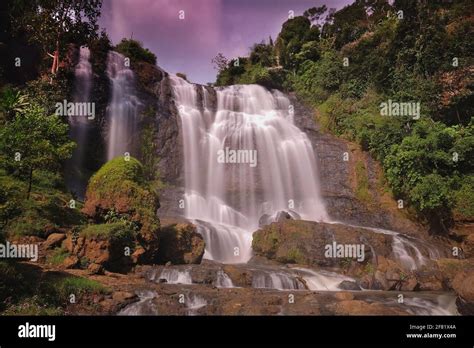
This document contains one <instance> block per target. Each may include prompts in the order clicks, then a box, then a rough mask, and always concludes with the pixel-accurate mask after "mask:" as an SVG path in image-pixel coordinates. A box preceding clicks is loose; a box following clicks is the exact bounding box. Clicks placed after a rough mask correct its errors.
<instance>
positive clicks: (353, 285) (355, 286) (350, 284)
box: [338, 280, 361, 291]
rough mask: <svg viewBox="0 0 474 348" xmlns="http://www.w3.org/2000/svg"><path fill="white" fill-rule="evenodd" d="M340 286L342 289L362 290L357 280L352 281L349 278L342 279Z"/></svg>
mask: <svg viewBox="0 0 474 348" xmlns="http://www.w3.org/2000/svg"><path fill="white" fill-rule="evenodd" d="M338 288H339V289H341V290H353V291H354V290H361V288H360V286H359V285H358V284H357V283H356V282H351V281H349V280H344V281H342V282H341V284H339V285H338Z"/></svg>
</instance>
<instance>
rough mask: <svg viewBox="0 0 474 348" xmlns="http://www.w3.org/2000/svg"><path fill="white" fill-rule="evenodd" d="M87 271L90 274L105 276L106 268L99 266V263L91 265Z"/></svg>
mask: <svg viewBox="0 0 474 348" xmlns="http://www.w3.org/2000/svg"><path fill="white" fill-rule="evenodd" d="M87 271H88V272H89V274H91V275H92V274H101V275H102V274H104V267H102V265H100V264H98V263H91V264H90V265H89V266H88V267H87Z"/></svg>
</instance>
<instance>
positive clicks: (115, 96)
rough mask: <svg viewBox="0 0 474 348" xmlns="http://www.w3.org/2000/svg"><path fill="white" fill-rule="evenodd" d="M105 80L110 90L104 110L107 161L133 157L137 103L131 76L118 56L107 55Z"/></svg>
mask: <svg viewBox="0 0 474 348" xmlns="http://www.w3.org/2000/svg"><path fill="white" fill-rule="evenodd" d="M107 76H108V77H109V79H110V82H111V88H112V94H111V99H110V102H109V104H108V106H107V124H108V127H107V160H111V159H113V158H114V157H117V156H121V155H123V154H124V153H126V152H128V153H130V154H133V151H134V149H135V148H136V141H137V140H138V139H134V135H135V133H136V131H137V123H138V120H137V116H138V111H139V107H140V101H139V99H138V98H137V96H136V90H135V75H134V73H133V71H132V70H131V69H130V68H129V67H127V66H126V65H125V57H124V56H123V55H121V54H120V53H117V52H114V51H110V52H109V53H108V57H107Z"/></svg>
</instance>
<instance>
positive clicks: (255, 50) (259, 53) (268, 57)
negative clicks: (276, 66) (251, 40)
mask: <svg viewBox="0 0 474 348" xmlns="http://www.w3.org/2000/svg"><path fill="white" fill-rule="evenodd" d="M249 58H250V62H251V63H252V64H258V63H260V64H261V65H262V66H266V67H269V66H272V65H273V63H274V59H273V46H272V45H267V44H265V43H264V42H261V43H259V44H255V45H253V46H252V48H251V49H250V57H249Z"/></svg>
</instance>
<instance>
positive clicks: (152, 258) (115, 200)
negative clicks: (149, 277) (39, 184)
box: [83, 157, 160, 263]
mask: <svg viewBox="0 0 474 348" xmlns="http://www.w3.org/2000/svg"><path fill="white" fill-rule="evenodd" d="M159 207H160V204H159V201H158V197H157V195H156V194H155V192H154V191H153V190H152V189H151V187H150V185H149V184H148V183H147V181H146V180H145V176H144V172H143V166H142V164H141V163H140V162H139V161H138V160H136V159H135V158H128V159H127V158H125V157H117V158H115V159H113V160H111V161H109V162H107V163H106V164H104V165H103V166H102V167H101V168H100V169H99V171H98V172H97V173H96V174H94V175H93V176H92V178H91V179H90V181H89V185H88V186H87V191H86V199H85V204H84V208H83V212H84V213H85V214H87V215H88V216H89V217H90V218H91V219H92V220H94V221H95V222H98V223H101V222H106V224H114V223H119V222H121V223H123V224H125V225H127V228H128V229H130V230H132V234H133V236H132V237H131V238H132V239H133V241H134V244H136V247H137V248H139V249H140V250H141V249H143V250H144V251H145V252H142V251H141V252H140V253H137V254H135V255H134V259H135V261H136V262H137V263H154V262H156V259H157V254H158V247H159V243H160V236H159V230H160V221H159V219H158V217H157V215H156V211H157V209H158V208H159ZM133 249H135V248H133ZM138 254H139V255H138Z"/></svg>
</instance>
